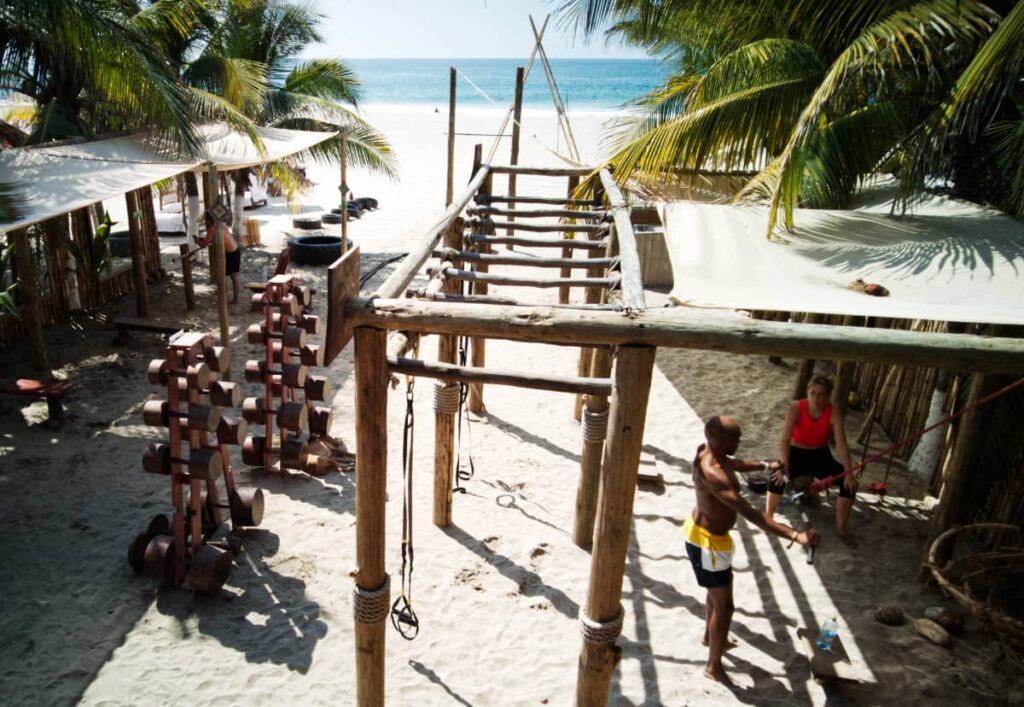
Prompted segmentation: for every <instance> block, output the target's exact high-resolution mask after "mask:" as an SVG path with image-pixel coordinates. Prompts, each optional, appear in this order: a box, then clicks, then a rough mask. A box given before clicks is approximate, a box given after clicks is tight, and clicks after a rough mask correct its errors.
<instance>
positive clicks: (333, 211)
mask: <svg viewBox="0 0 1024 707" xmlns="http://www.w3.org/2000/svg"><path fill="white" fill-rule="evenodd" d="M331 213H332V214H340V213H341V209H340V208H338V209H331Z"/></svg>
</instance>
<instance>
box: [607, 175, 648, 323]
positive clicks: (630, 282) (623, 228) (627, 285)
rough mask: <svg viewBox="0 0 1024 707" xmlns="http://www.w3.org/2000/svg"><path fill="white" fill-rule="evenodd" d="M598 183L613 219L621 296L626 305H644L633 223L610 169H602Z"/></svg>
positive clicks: (638, 254) (645, 304) (634, 306)
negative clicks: (605, 194)
mask: <svg viewBox="0 0 1024 707" xmlns="http://www.w3.org/2000/svg"><path fill="white" fill-rule="evenodd" d="M600 176H601V185H602V186H603V187H604V190H605V192H606V193H607V195H608V203H609V204H610V206H611V212H612V218H613V219H614V220H615V238H616V240H617V241H618V244H619V258H620V263H619V271H620V272H621V273H622V299H623V301H624V302H625V304H626V308H627V309H634V310H636V309H647V301H646V299H645V298H644V283H643V276H642V274H641V271H640V252H639V251H638V250H637V247H636V236H635V235H634V233H633V224H632V223H631V222H630V220H629V207H628V206H627V205H626V200H625V199H624V198H623V196H622V192H621V191H620V190H619V185H618V184H616V183H615V180H614V179H612V175H611V172H609V171H608V170H607V169H602V170H601V172H600Z"/></svg>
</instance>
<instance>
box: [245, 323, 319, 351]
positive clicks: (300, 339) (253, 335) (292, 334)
mask: <svg viewBox="0 0 1024 707" xmlns="http://www.w3.org/2000/svg"><path fill="white" fill-rule="evenodd" d="M245 338H246V341H248V342H249V343H250V344H254V345H256V346H265V345H266V343H267V339H281V340H282V341H283V342H284V345H285V346H287V347H289V348H293V349H300V348H302V347H303V346H305V345H306V330H305V329H303V328H302V327H297V326H288V327H286V328H285V330H284V331H283V332H281V333H277V332H267V327H266V325H264V324H252V325H250V326H249V328H248V329H246V331H245Z"/></svg>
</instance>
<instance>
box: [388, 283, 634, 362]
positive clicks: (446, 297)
mask: <svg viewBox="0 0 1024 707" xmlns="http://www.w3.org/2000/svg"><path fill="white" fill-rule="evenodd" d="M416 298H417V299H426V300H432V301H434V302H475V303H476V304H494V305H501V306H506V307H535V306H536V304H537V303H536V302H521V301H519V300H517V299H514V298H512V297H498V296H495V295H456V294H449V293H445V292H436V293H418V294H417V295H416ZM545 306H546V307H553V308H555V309H579V310H588V309H590V310H605V311H611V310H614V309H617V308H619V307H620V306H621V305H617V304H610V303H608V304H586V303H582V302H581V303H576V304H547V305H545ZM388 352H389V353H390V352H391V349H390V348H389V349H388Z"/></svg>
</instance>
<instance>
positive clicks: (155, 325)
mask: <svg viewBox="0 0 1024 707" xmlns="http://www.w3.org/2000/svg"><path fill="white" fill-rule="evenodd" d="M110 321H111V323H112V324H113V325H114V326H115V327H117V338H115V339H114V343H116V344H126V343H128V341H129V337H128V332H129V331H133V330H134V331H148V332H152V333H154V334H162V335H164V336H167V337H170V336H172V335H174V334H177V333H178V332H179V331H182V330H184V329H187V328H188V327H187V326H185V325H184V324H182V323H180V322H158V321H157V320H155V319H143V318H142V317H118V318H116V319H112V320H110Z"/></svg>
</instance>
